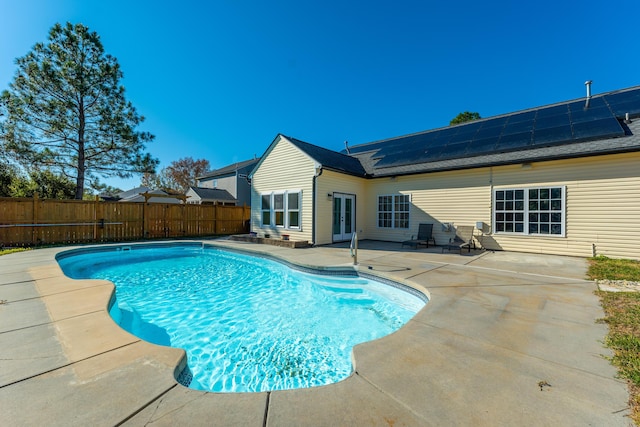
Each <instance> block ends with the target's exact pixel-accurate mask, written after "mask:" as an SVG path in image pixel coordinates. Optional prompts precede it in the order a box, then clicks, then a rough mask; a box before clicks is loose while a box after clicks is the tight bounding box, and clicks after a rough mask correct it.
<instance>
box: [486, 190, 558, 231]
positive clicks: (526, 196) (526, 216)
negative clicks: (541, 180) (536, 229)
mask: <svg viewBox="0 0 640 427" xmlns="http://www.w3.org/2000/svg"><path fill="white" fill-rule="evenodd" d="M541 188H561V189H562V209H560V211H559V212H560V214H561V215H562V220H561V223H560V227H561V230H560V234H551V233H549V234H543V233H529V190H535V189H538V190H539V189H541ZM509 190H524V211H523V213H524V231H523V232H522V233H518V232H515V231H495V229H496V227H495V224H496V192H497V191H509ZM550 212H558V211H550ZM491 217H492V220H493V227H492V228H493V234H498V235H507V236H533V237H542V238H547V237H550V238H564V237H566V231H567V186H566V185H536V186H531V187H500V188H494V189H493V194H492V195H491Z"/></svg>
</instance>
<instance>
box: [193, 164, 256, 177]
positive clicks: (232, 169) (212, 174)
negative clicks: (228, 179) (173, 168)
mask: <svg viewBox="0 0 640 427" xmlns="http://www.w3.org/2000/svg"><path fill="white" fill-rule="evenodd" d="M259 160H260V159H251V160H244V161H242V162H237V163H233V164H231V165H228V166H225V167H222V168H220V169H215V170H212V171H210V172H207V173H206V174H204V175H202V176H198V177H196V179H198V180H200V179H206V178H215V177H217V176H223V175H228V174H231V173H234V172H235V171H237V170H241V169H245V168H246V169H248V170H249V171H250V170H251V169H253V166H254V165H255V164H256V163H258V161H259Z"/></svg>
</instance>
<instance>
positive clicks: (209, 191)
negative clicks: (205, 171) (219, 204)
mask: <svg viewBox="0 0 640 427" xmlns="http://www.w3.org/2000/svg"><path fill="white" fill-rule="evenodd" d="M190 192H193V193H194V194H195V195H197V196H198V197H199V198H200V200H202V201H205V202H214V201H229V202H235V201H236V198H235V197H233V196H232V195H231V194H230V193H229V192H228V191H227V190H222V189H219V188H202V187H189V191H187V193H190ZM187 195H188V194H187Z"/></svg>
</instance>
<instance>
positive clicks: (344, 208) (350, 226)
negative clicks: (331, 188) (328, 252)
mask: <svg viewBox="0 0 640 427" xmlns="http://www.w3.org/2000/svg"><path fill="white" fill-rule="evenodd" d="M355 228H356V196H354V195H353V194H343V193H333V226H332V230H333V241H334V242H343V241H346V240H351V236H352V235H353V232H354V231H355Z"/></svg>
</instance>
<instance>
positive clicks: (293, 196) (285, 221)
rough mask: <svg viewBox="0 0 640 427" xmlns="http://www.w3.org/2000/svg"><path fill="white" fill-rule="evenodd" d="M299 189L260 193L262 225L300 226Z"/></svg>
mask: <svg viewBox="0 0 640 427" xmlns="http://www.w3.org/2000/svg"><path fill="white" fill-rule="evenodd" d="M301 195H302V192H301V191H281V192H273V193H266V194H262V195H261V198H262V225H263V226H275V227H284V228H297V229H299V228H300V199H301Z"/></svg>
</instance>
